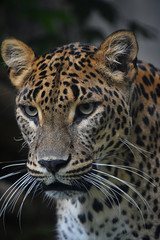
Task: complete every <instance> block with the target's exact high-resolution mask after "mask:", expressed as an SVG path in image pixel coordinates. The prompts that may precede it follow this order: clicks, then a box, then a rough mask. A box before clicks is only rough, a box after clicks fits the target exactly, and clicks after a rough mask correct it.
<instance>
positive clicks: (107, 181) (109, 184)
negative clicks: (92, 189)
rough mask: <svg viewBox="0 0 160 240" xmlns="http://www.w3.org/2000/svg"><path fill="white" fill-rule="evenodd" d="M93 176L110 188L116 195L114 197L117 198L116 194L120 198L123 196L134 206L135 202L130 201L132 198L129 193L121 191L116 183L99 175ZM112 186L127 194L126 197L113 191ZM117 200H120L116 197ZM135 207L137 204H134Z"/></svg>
mask: <svg viewBox="0 0 160 240" xmlns="http://www.w3.org/2000/svg"><path fill="white" fill-rule="evenodd" d="M93 175H94V178H97V180H98V181H101V182H100V184H103V185H104V186H107V187H108V188H109V190H110V191H111V192H112V193H114V196H116V194H118V195H119V196H121V197H122V198H124V199H125V200H127V201H128V202H129V203H131V204H133V201H131V200H129V199H131V197H130V196H129V195H128V194H127V193H125V192H124V191H123V190H122V189H120V188H119V187H118V186H116V185H115V184H114V183H112V182H111V181H109V180H107V179H105V178H103V177H102V176H99V175H97V174H94V173H93ZM102 181H104V182H106V183H107V184H108V185H106V184H104V183H103V182H102ZM110 186H113V187H114V188H116V189H117V190H119V191H120V192H122V193H123V194H125V195H126V197H125V196H124V195H122V194H121V193H120V192H118V191H116V190H115V189H111V188H110ZM128 196H129V197H128ZM116 199H117V200H118V198H117V196H116ZM118 202H119V200H118ZM133 205H135V204H133ZM136 207H137V205H136Z"/></svg>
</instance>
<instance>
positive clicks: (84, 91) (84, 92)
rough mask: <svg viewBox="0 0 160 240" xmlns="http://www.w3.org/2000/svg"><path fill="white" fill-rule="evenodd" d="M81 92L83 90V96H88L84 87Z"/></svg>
mask: <svg viewBox="0 0 160 240" xmlns="http://www.w3.org/2000/svg"><path fill="white" fill-rule="evenodd" d="M81 90H82V93H83V95H85V94H86V89H85V88H84V87H81Z"/></svg>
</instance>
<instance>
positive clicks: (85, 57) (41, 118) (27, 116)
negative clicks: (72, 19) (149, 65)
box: [2, 31, 137, 198]
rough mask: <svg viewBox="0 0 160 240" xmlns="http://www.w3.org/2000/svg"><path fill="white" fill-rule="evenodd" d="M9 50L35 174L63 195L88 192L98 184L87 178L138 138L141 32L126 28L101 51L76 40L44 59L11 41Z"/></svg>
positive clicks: (30, 168) (5, 53)
mask: <svg viewBox="0 0 160 240" xmlns="http://www.w3.org/2000/svg"><path fill="white" fill-rule="evenodd" d="M120 39H121V41H120ZM2 52H3V58H4V60H5V61H6V63H7V64H8V66H9V67H10V78H11V80H12V82H13V84H14V85H15V86H16V87H17V88H18V95H17V98H16V116H17V122H18V125H19V127H20V129H21V132H22V135H23V137H24V139H25V141H26V142H27V143H28V145H29V155H28V162H27V169H28V172H29V174H30V175H32V176H34V177H36V178H37V179H38V180H39V181H41V182H43V183H44V185H45V187H46V190H48V191H49V194H50V195H52V194H53V195H54V197H56V198H59V197H60V196H63V197H66V195H69V196H73V195H74V194H79V193H80V192H81V191H82V192H84V191H87V190H88V189H89V188H90V187H91V184H90V183H86V182H85V180H84V178H83V176H85V175H87V173H89V172H90V171H91V170H92V169H93V168H95V165H94V163H95V162H101V161H103V159H105V158H106V157H107V156H111V155H113V154H114V153H115V152H117V151H118V150H119V149H120V148H121V147H122V142H121V141H120V138H127V136H128V135H129V134H130V128H131V125H132V119H131V116H130V108H129V101H130V93H131V91H132V87H131V86H132V80H133V78H134V77H135V74H136V66H135V63H134V61H135V58H136V54H137V43H136V40H135V37H134V35H133V34H131V33H130V32H127V31H120V32H117V33H115V34H113V35H111V36H110V37H108V38H107V39H106V40H105V42H104V43H103V44H102V45H101V47H100V48H99V49H97V48H95V47H92V46H87V45H83V44H80V43H75V44H70V45H66V46H63V47H60V48H57V49H55V50H54V51H52V52H50V53H47V54H45V55H43V56H41V57H39V58H35V55H34V53H33V51H32V50H31V49H30V48H29V47H28V46H26V45H25V44H24V43H22V42H20V41H18V40H15V39H11V40H6V41H5V42H4V44H3V46H2ZM84 186H85V187H84Z"/></svg>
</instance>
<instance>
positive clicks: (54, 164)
mask: <svg viewBox="0 0 160 240" xmlns="http://www.w3.org/2000/svg"><path fill="white" fill-rule="evenodd" d="M70 159H71V157H70V155H69V157H68V159H67V160H62V159H49V160H44V159H41V160H39V161H38V163H39V164H40V165H41V166H42V167H44V168H46V169H47V170H48V171H49V172H51V173H56V172H58V171H59V170H60V169H61V168H64V167H65V166H66V165H67V164H68V162H69V161H70Z"/></svg>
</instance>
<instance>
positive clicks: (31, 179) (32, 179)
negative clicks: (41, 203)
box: [17, 176, 37, 227]
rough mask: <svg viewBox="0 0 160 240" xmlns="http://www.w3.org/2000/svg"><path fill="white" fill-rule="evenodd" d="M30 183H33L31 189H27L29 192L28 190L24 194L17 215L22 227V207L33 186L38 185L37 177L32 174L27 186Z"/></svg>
mask: <svg viewBox="0 0 160 240" xmlns="http://www.w3.org/2000/svg"><path fill="white" fill-rule="evenodd" d="M31 183H32V184H31ZM29 184H31V186H30V187H29V189H28V190H27V192H26V194H25V196H24V198H23V200H22V203H21V205H20V208H19V210H18V214H17V216H18V217H19V225H20V227H21V216H22V208H23V205H24V202H25V200H26V198H27V196H28V195H29V194H30V192H31V191H32V190H33V188H34V187H35V186H36V184H37V179H35V178H33V177H32V176H31V177H30V179H29V183H27V186H28V185H29ZM25 188H26V187H25Z"/></svg>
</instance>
